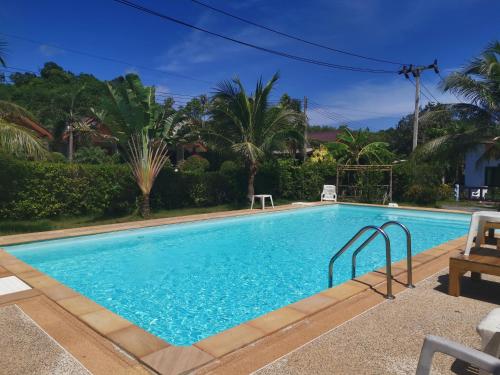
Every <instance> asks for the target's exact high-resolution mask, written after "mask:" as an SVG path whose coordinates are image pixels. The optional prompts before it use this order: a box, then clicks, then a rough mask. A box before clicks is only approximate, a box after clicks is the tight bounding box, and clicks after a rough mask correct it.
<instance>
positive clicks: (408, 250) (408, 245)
mask: <svg viewBox="0 0 500 375" xmlns="http://www.w3.org/2000/svg"><path fill="white" fill-rule="evenodd" d="M391 225H397V226H399V227H400V228H401V229H403V231H404V232H405V234H406V253H407V256H406V262H407V277H408V279H407V284H406V286H407V287H408V288H414V287H415V286H414V285H413V279H412V260H411V234H410V231H409V230H408V228H407V227H406V226H405V225H403V224H401V223H400V222H398V221H388V222H386V223H384V224H382V225H381V226H379V227H377V226H375V225H367V226H366V227H363V228H361V229H360V230H359V231H358V233H356V234H355V235H354V236H353V237H352V238H351V239H350V240H349V241H348V242H347V243H346V244H345V245H344V246H343V247H342V248H341V249H340V250H339V251H338V252H337V253H335V255H334V256H333V257H332V258H331V259H330V263H329V265H328V287H329V288H331V287H332V286H333V264H334V263H335V261H336V260H337V259H338V258H339V257H340V256H341V255H342V254H344V253H345V252H346V251H347V250H348V249H349V248H350V247H351V246H352V245H353V244H354V243H355V242H356V241H357V239H358V238H359V237H361V235H363V234H364V233H365V232H367V231H369V230H373V231H375V233H373V234H372V235H371V236H370V237H368V238H367V239H366V240H365V241H364V242H363V243H362V244H361V245H360V246H359V247H358V248H357V249H356V250H355V251H354V253H353V254H352V270H351V280H352V279H354V278H355V277H356V257H357V256H358V254H359V253H360V252H361V251H362V250H363V249H364V248H365V247H366V246H367V245H368V244H369V243H370V242H372V241H373V240H374V239H375V238H376V237H377V236H378V235H381V236H382V237H383V238H384V242H385V262H386V278H387V294H386V298H388V299H394V295H393V294H392V258H391V240H390V239H389V236H388V235H387V233H386V232H385V230H384V229H385V228H387V227H388V226H391Z"/></svg>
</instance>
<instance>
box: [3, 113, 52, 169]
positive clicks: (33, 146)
mask: <svg viewBox="0 0 500 375" xmlns="http://www.w3.org/2000/svg"><path fill="white" fill-rule="evenodd" d="M0 151H3V152H6V153H9V154H13V155H16V156H29V157H33V158H35V159H44V158H45V157H46V156H47V151H46V149H45V147H44V145H43V144H42V142H41V141H40V139H39V138H37V137H36V135H35V134H34V133H33V132H31V131H29V130H27V129H25V128H23V127H21V126H19V125H16V124H14V123H10V122H6V121H4V120H2V119H0Z"/></svg>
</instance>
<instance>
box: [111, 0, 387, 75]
mask: <svg viewBox="0 0 500 375" xmlns="http://www.w3.org/2000/svg"><path fill="white" fill-rule="evenodd" d="M112 1H114V2H116V3H118V4H121V5H124V6H127V7H130V8H133V9H136V10H138V11H141V12H143V13H146V14H149V15H152V16H156V17H159V18H161V19H163V20H166V21H170V22H174V23H177V24H179V25H182V26H185V27H188V28H191V29H194V30H198V31H201V32H204V33H206V34H209V35H212V36H216V37H218V38H221V39H224V40H227V41H230V42H233V43H236V44H239V45H242V46H246V47H250V48H253V49H256V50H259V51H263V52H266V53H269V54H272V55H276V56H281V57H285V58H288V59H291V60H296V61H301V62H304V63H308V64H313V65H319V66H324V67H328V68H333V69H342V70H349V71H354V72H364V73H382V74H383V73H385V74H394V73H397V72H396V71H392V70H385V69H371V68H362V67H354V66H349V65H339V64H332V63H329V62H326V61H321V60H315V59H309V58H307V57H303V56H298V55H292V54H290V53H287V52H283V51H278V50H274V49H270V48H266V47H262V46H258V45H256V44H252V43H248V42H244V41H241V40H238V39H235V38H232V37H229V36H226V35H222V34H219V33H216V32H213V31H210V30H207V29H204V28H202V27H199V26H196V25H193V24H190V23H188V22H185V21H182V20H179V19H177V18H174V17H171V16H168V15H166V14H163V13H160V12H157V11H155V10H153V9H150V8H146V7H144V6H142V5H139V4H136V3H133V2H131V1H128V0H112Z"/></svg>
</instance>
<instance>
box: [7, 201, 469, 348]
mask: <svg viewBox="0 0 500 375" xmlns="http://www.w3.org/2000/svg"><path fill="white" fill-rule="evenodd" d="M388 220H397V221H400V222H401V223H403V224H405V225H407V226H408V228H409V229H410V231H411V233H412V237H413V254H416V253H419V252H421V251H423V250H426V249H428V248H431V247H433V246H436V245H438V244H441V243H443V242H446V241H449V240H451V239H454V238H457V237H459V236H462V235H464V234H466V233H467V229H468V223H469V220H470V216H468V215H461V214H449V213H435V212H426V211H414V210H403V209H389V208H376V207H363V206H350V205H329V206H320V207H311V208H303V209H298V210H290V211H281V212H274V213H266V214H263V215H250V216H241V217H233V218H227V219H216V220H206V221H199V222H193V223H186V224H175V225H165V226H158V227H151V228H144V229H136V230H127V231H120V232H112V233H106V234H98V235H91V236H84V237H76V238H67V239H60V240H52V241H44V242H37V243H30V244H25V245H17V246H8V247H6V248H5V249H6V250H7V251H8V252H9V253H11V254H13V255H15V256H16V257H18V258H20V259H21V260H23V261H25V262H26V263H28V264H30V265H32V266H33V267H35V268H37V269H39V270H40V271H42V272H44V273H46V274H48V275H50V276H52V277H54V278H55V279H57V280H58V281H60V282H62V283H64V284H66V285H67V286H69V287H71V288H73V289H75V290H76V291H78V292H79V293H81V294H83V295H85V296H87V297H88V298H90V299H92V300H94V301H96V302H97V303H99V304H101V305H102V306H104V307H106V308H108V309H109V310H111V311H113V312H115V313H117V314H119V315H121V316H123V317H125V318H126V319H128V320H130V321H131V322H133V323H135V324H136V325H138V326H140V327H142V328H143V329H145V330H147V331H149V332H151V333H153V334H155V335H157V336H159V337H161V338H163V339H165V340H166V341H168V342H170V343H172V344H175V345H190V344H192V343H194V342H196V341H199V340H201V339H203V338H205V337H208V336H211V335H213V334H216V333H218V332H221V331H223V330H225V329H228V328H230V327H233V326H235V325H238V324H240V323H242V322H244V321H247V320H250V319H252V318H255V317H257V316H259V315H262V314H265V313H267V312H270V311H272V310H275V309H277V308H279V307H282V306H285V305H288V304H290V303H293V302H296V301H298V300H300V299H303V298H305V297H308V296H311V295H313V294H315V293H318V292H320V291H321V290H323V289H325V288H327V286H328V262H329V260H330V257H331V256H332V255H333V253H335V252H336V251H337V250H338V249H340V247H341V246H342V245H344V244H345V242H347V241H348V240H349V239H350V238H351V237H352V236H353V235H354V234H355V233H356V232H357V231H358V230H359V229H360V228H361V227H363V226H364V225H368V224H375V225H381V224H383V223H384V222H386V221H388ZM387 232H388V233H389V235H390V237H391V244H392V252H393V261H397V260H400V259H404V258H406V247H405V238H404V235H403V233H402V231H401V229H400V228H397V227H390V228H388V229H387ZM368 235H369V234H366V236H365V237H363V238H366V237H367V236H368ZM352 250H353V249H352ZM352 250H351V252H352ZM384 251H385V248H384V246H383V242H382V239H381V238H378V239H376V240H375V241H374V242H373V243H372V244H370V245H369V247H368V248H367V249H366V250H365V251H364V252H363V253H362V254H360V256H359V257H358V265H357V267H358V268H357V269H358V271H357V272H358V275H362V274H364V273H366V272H370V271H372V270H374V269H376V268H379V267H382V266H384V265H385V255H384V254H385V253H384ZM350 266H351V264H350V256H349V254H345V255H344V256H342V257H341V258H340V259H339V261H338V263H336V264H335V275H334V276H335V277H334V284H335V285H337V284H339V283H342V282H344V281H346V280H348V279H349V278H350Z"/></svg>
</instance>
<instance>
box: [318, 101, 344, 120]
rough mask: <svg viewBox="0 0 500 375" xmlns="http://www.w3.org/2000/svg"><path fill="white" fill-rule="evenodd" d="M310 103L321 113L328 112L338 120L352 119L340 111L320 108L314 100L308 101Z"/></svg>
mask: <svg viewBox="0 0 500 375" xmlns="http://www.w3.org/2000/svg"><path fill="white" fill-rule="evenodd" d="M310 103H311V105H312V106H313V108H316V109H317V110H319V111H321V112H323V113H326V114H328V115H329V116H331V117H334V118H336V119H337V120H338V121H344V122H350V121H353V120H352V119H350V118H349V117H347V116H345V115H343V114H341V113H338V112H333V111H330V110H326V109H324V108H322V107H321V106H320V105H319V104H318V103H315V102H310Z"/></svg>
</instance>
